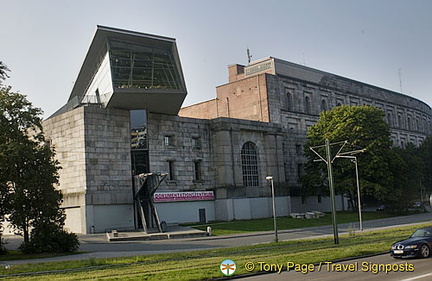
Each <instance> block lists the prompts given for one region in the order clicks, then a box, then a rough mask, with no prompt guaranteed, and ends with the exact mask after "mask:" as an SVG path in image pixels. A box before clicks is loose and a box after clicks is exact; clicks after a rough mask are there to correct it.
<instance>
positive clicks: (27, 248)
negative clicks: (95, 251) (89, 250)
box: [19, 226, 80, 253]
mask: <svg viewBox="0 0 432 281" xmlns="http://www.w3.org/2000/svg"><path fill="white" fill-rule="evenodd" d="M79 245H80V243H79V241H78V236H77V235H76V234H75V233H72V232H67V231H66V230H64V229H63V228H59V227H57V226H50V227H43V228H42V229H34V230H33V231H32V233H31V236H30V241H29V242H28V243H22V244H21V245H20V247H19V250H20V251H21V252H23V253H70V252H76V251H77V250H78V247H79Z"/></svg>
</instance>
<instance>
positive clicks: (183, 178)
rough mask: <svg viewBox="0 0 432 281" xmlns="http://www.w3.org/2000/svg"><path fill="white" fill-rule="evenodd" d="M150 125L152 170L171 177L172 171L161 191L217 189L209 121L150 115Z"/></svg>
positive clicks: (148, 124) (148, 136) (149, 138)
mask: <svg viewBox="0 0 432 281" xmlns="http://www.w3.org/2000/svg"><path fill="white" fill-rule="evenodd" d="M147 126H148V127H147V138H148V145H149V162H150V163H149V166H150V171H151V172H163V173H168V174H169V173H170V169H172V171H171V175H169V176H168V177H167V179H166V180H165V181H164V182H163V183H162V185H161V186H160V187H159V189H158V191H164V190H165V191H169V190H171V191H194V190H208V189H212V188H213V187H214V180H213V179H214V174H215V168H214V165H213V158H212V147H211V142H212V140H211V138H210V130H209V125H208V120H204V119H192V118H183V117H178V116H170V115H161V114H153V113H149V116H148V123H147ZM170 165H171V166H170ZM196 168H198V171H197V173H198V175H196V173H195V169H196ZM197 176H198V178H197Z"/></svg>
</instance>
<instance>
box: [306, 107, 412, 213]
mask: <svg viewBox="0 0 432 281" xmlns="http://www.w3.org/2000/svg"><path fill="white" fill-rule="evenodd" d="M384 117H385V115H384V112H383V111H382V110H381V109H379V108H376V107H373V106H339V107H336V108H333V109H332V110H329V111H324V112H322V113H321V115H320V118H319V120H318V122H317V123H316V124H315V125H313V126H312V127H311V128H310V129H309V131H308V135H307V138H308V140H307V143H306V146H305V156H306V157H307V158H308V161H307V163H306V165H305V169H306V173H305V176H304V177H303V179H302V183H303V186H304V187H305V190H306V192H307V194H310V195H323V194H327V192H328V187H327V167H326V165H325V164H324V163H316V162H314V159H316V156H315V154H313V153H312V152H311V151H310V150H309V147H314V146H319V145H323V144H324V142H325V140H326V139H328V140H329V141H330V142H331V143H337V142H343V141H348V145H346V146H345V149H344V151H350V150H359V149H366V151H365V152H364V153H362V154H358V155H357V158H358V167H359V173H360V187H361V192H362V193H363V194H366V195H370V196H372V197H374V198H375V199H376V200H379V201H386V202H391V203H395V201H396V200H397V198H398V196H400V194H401V192H402V187H401V186H400V183H398V182H397V175H398V174H397V172H398V171H400V169H401V168H402V167H403V166H404V165H405V164H404V162H403V161H402V159H401V158H400V156H399V155H398V154H397V153H396V152H395V151H393V150H392V149H391V145H392V142H391V139H390V130H389V127H388V125H387V124H386V123H385V122H384ZM338 148H339V147H337V148H336V147H333V148H332V150H333V151H337V149H338ZM333 156H334V155H333ZM333 177H334V183H335V189H336V191H337V192H338V193H339V194H347V195H348V198H349V200H350V202H351V206H352V207H353V209H354V208H355V206H356V202H357V200H355V199H356V197H357V192H356V187H357V185H356V177H355V166H354V164H353V163H351V162H350V161H348V159H343V158H340V159H337V160H336V161H334V163H333Z"/></svg>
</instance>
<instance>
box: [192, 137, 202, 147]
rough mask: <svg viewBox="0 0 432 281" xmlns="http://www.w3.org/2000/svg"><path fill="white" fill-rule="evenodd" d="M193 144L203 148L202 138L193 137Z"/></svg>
mask: <svg viewBox="0 0 432 281" xmlns="http://www.w3.org/2000/svg"><path fill="white" fill-rule="evenodd" d="M192 146H193V147H194V148H196V149H201V138H200V137H192Z"/></svg>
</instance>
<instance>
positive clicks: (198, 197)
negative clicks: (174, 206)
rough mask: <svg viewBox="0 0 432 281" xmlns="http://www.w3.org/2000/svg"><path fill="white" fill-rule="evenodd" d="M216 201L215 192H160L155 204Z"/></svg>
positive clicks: (156, 195) (155, 196)
mask: <svg viewBox="0 0 432 281" xmlns="http://www.w3.org/2000/svg"><path fill="white" fill-rule="evenodd" d="M203 200H214V193H213V191H188V192H159V193H155V194H154V202H156V203H158V202H179V201H203Z"/></svg>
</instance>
